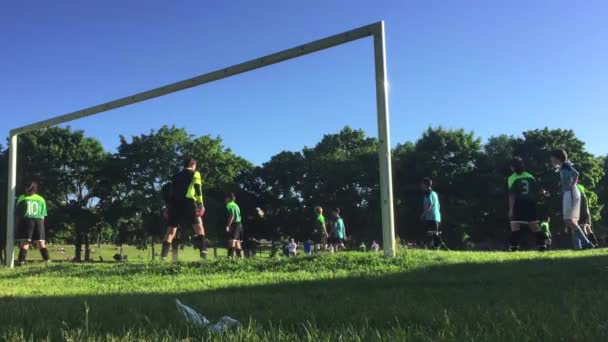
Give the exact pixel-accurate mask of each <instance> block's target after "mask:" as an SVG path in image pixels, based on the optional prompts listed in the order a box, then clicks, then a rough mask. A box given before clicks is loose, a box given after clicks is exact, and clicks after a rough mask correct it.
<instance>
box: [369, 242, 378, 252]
mask: <svg viewBox="0 0 608 342" xmlns="http://www.w3.org/2000/svg"><path fill="white" fill-rule="evenodd" d="M369 249H370V250H371V251H372V252H377V251H379V250H380V245H379V244H378V243H377V242H376V240H374V241H372V246H371V247H370V248H369Z"/></svg>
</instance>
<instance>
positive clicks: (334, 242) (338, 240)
mask: <svg viewBox="0 0 608 342" xmlns="http://www.w3.org/2000/svg"><path fill="white" fill-rule="evenodd" d="M330 243H331V244H332V245H341V244H343V243H344V239H341V238H339V237H332V238H331V241H330Z"/></svg>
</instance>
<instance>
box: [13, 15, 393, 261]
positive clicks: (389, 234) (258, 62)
mask: <svg viewBox="0 0 608 342" xmlns="http://www.w3.org/2000/svg"><path fill="white" fill-rule="evenodd" d="M370 36H372V37H373V38H374V62H375V63H374V64H375V78H376V84H375V86H376V106H377V116H378V140H379V151H378V153H379V157H380V192H381V203H382V231H383V234H382V236H383V244H384V252H385V255H387V256H394V255H395V247H396V246H395V233H394V213H393V190H392V175H391V149H390V127H389V111H388V91H387V75H386V47H385V32H384V22H383V21H380V22H376V23H373V24H370V25H366V26H362V27H359V28H356V29H353V30H350V31H346V32H343V33H339V34H336V35H333V36H330V37H327V38H323V39H319V40H316V41H313V42H310V43H307V44H303V45H299V46H296V47H293V48H290V49H287V50H283V51H280V52H276V53H273V54H269V55H266V56H263V57H260V58H256V59H252V60H249V61H247V62H243V63H240V64H236V65H233V66H230V67H227V68H223V69H219V70H216V71H212V72H209V73H206V74H203V75H199V76H196V77H192V78H189V79H186V80H183V81H179V82H175V83H171V84H168V85H165V86H161V87H158V88H155V89H152V90H148V91H144V92H141V93H137V94H134V95H130V96H126V97H122V98H119V99H117V100H113V101H109V102H106V103H102V104H99V105H96V106H92V107H89V108H85V109H81V110H78V111H75V112H70V113H67V114H63V115H59V116H56V117H52V118H50V119H47V120H42V121H39V122H36V123H32V124H29V125H26V126H22V127H19V128H15V129H12V130H11V131H10V133H9V142H10V148H9V166H8V193H7V194H8V202H7V224H6V226H7V230H6V232H7V233H6V236H7V238H6V244H7V245H6V249H7V250H6V256H7V266H8V267H13V266H14V255H13V252H14V231H15V223H14V222H15V218H14V210H15V195H16V192H15V191H16V179H17V144H18V136H19V134H23V133H27V132H30V131H33V130H37V129H43V128H47V127H50V126H55V125H59V124H63V123H66V122H70V121H73V120H77V119H81V118H85V117H89V116H92V115H95V114H99V113H103V112H106V111H109V110H112V109H117V108H121V107H125V106H128V105H131V104H134V103H138V102H142V101H146V100H150V99H153V98H156V97H160V96H163V95H167V94H171V93H175V92H178V91H181V90H185V89H189V88H192V87H196V86H199V85H202V84H206V83H210V82H213V81H217V80H221V79H224V78H228V77H231V76H235V75H238V74H242V73H245V72H248V71H252V70H255V69H259V68H263V67H266V66H269V65H272V64H276V63H280V62H283V61H287V60H290V59H294V58H297V57H300V56H304V55H307V54H311V53H314V52H318V51H321V50H325V49H329V48H332V47H335V46H338V45H342V44H345V43H349V42H352V41H355V40H359V39H361V38H365V37H370Z"/></svg>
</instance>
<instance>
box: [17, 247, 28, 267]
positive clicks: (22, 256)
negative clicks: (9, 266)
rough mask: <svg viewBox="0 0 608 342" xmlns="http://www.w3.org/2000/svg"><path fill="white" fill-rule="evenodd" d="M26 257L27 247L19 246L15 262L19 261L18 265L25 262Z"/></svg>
mask: <svg viewBox="0 0 608 342" xmlns="http://www.w3.org/2000/svg"><path fill="white" fill-rule="evenodd" d="M26 258H27V249H25V248H20V249H19V258H18V259H17V262H18V263H19V265H23V264H25V259H26Z"/></svg>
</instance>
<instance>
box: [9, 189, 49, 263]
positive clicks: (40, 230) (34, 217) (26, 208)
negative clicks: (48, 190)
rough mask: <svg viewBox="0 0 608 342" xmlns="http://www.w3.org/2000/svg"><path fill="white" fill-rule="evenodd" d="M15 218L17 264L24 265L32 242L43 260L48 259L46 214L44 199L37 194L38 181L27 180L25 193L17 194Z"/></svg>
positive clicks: (46, 260)
mask: <svg viewBox="0 0 608 342" xmlns="http://www.w3.org/2000/svg"><path fill="white" fill-rule="evenodd" d="M15 212H16V215H15V217H16V220H17V222H16V223H17V241H19V257H18V259H17V264H18V265H20V266H21V265H24V264H25V259H26V258H27V252H28V250H29V248H30V244H31V243H32V242H34V243H35V244H36V246H38V248H39V249H40V255H42V259H43V260H44V261H45V262H48V261H49V260H50V259H49V250H48V249H47V248H46V243H45V240H44V239H45V231H44V218H45V217H46V216H47V210H46V201H45V200H44V198H43V197H42V196H40V195H39V194H38V183H37V182H34V181H32V182H29V183H28V184H27V186H26V187H25V194H23V195H21V196H19V198H18V199H17V205H16V208H15Z"/></svg>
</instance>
